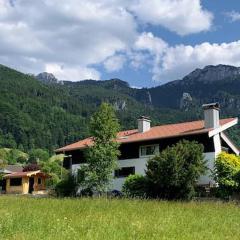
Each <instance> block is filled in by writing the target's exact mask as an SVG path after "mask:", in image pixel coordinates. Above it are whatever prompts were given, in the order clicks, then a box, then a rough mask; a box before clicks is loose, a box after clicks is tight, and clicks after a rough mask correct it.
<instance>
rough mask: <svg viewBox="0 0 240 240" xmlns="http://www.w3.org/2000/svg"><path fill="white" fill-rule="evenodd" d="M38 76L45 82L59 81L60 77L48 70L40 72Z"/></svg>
mask: <svg viewBox="0 0 240 240" xmlns="http://www.w3.org/2000/svg"><path fill="white" fill-rule="evenodd" d="M36 78H37V79H38V80H39V81H41V82H43V83H58V82H59V81H58V79H57V78H56V77H55V76H54V75H53V74H52V73H47V72H42V73H39V74H38V75H37V76H36Z"/></svg>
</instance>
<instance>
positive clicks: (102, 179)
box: [79, 103, 120, 194]
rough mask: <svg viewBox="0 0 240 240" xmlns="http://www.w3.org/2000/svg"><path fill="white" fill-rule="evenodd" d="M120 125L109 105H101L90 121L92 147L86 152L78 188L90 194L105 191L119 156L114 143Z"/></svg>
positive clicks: (116, 145) (117, 144) (117, 145)
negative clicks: (87, 190)
mask: <svg viewBox="0 0 240 240" xmlns="http://www.w3.org/2000/svg"><path fill="white" fill-rule="evenodd" d="M119 130H120V125H119V122H118V119H117V117H116V115H115V112H114V110H113V108H112V106H111V105H110V104H107V103H102V105H101V106H100V108H99V110H98V111H97V112H96V113H95V114H94V115H93V116H92V118H91V121H90V133H91V134H92V138H93V145H92V146H91V147H90V148H88V149H87V151H86V160H87V164H86V165H85V166H83V167H82V168H81V169H80V174H79V176H80V187H82V188H83V189H89V190H90V191H91V192H98V193H100V194H101V193H103V192H105V191H107V189H108V187H109V185H110V183H111V180H112V178H113V171H114V169H116V167H117V158H118V156H119V154H120V152H119V150H118V147H119V143H117V142H116V137H117V132H118V131H119Z"/></svg>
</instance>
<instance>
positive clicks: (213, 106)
mask: <svg viewBox="0 0 240 240" xmlns="http://www.w3.org/2000/svg"><path fill="white" fill-rule="evenodd" d="M202 107H203V110H204V127H205V128H217V127H219V109H220V105H219V103H209V104H203V105H202Z"/></svg>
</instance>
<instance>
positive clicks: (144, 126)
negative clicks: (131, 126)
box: [138, 116, 151, 133]
mask: <svg viewBox="0 0 240 240" xmlns="http://www.w3.org/2000/svg"><path fill="white" fill-rule="evenodd" d="M150 128H151V120H150V118H149V117H145V116H141V117H140V118H139V119H138V132H141V133H143V132H146V131H148V130H150Z"/></svg>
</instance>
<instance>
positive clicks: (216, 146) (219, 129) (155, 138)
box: [56, 103, 239, 191]
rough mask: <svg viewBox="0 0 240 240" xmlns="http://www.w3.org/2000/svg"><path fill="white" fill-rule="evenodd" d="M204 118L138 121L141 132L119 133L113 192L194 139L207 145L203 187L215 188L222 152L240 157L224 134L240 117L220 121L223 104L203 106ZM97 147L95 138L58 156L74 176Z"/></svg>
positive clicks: (145, 119) (200, 183)
mask: <svg viewBox="0 0 240 240" xmlns="http://www.w3.org/2000/svg"><path fill="white" fill-rule="evenodd" d="M203 110H204V119H203V120H200V121H193V122H185V123H178V124H168V125H160V126H154V127H151V121H150V119H149V118H147V117H141V118H139V119H138V129H133V130H127V131H122V132H119V133H118V137H117V141H118V142H120V152H121V156H120V157H119V160H118V166H119V168H118V169H117V170H115V172H114V173H113V174H114V179H113V183H112V189H114V190H119V191H121V189H122V185H123V183H124V181H125V179H126V177H127V176H129V175H130V174H142V175H144V174H145V170H146V165H147V161H148V159H149V158H151V157H153V156H154V155H156V154H158V153H159V152H160V151H161V150H163V149H164V148H166V147H167V146H171V145H172V144H175V143H177V142H178V141H180V140H182V139H186V140H194V141H197V142H199V143H201V144H203V146H204V156H205V159H206V160H207V167H208V172H207V173H206V174H205V175H204V176H201V177H200V179H199V181H198V184H199V185H213V184H214V180H213V179H212V177H211V173H212V170H213V168H214V161H215V159H216V157H217V156H218V154H219V153H221V151H228V152H230V153H235V154H237V155H239V150H238V148H237V147H236V146H235V145H234V144H233V142H232V141H231V140H230V138H229V137H228V136H227V135H226V134H225V133H224V131H225V130H227V129H229V128H230V127H232V126H234V125H236V124H237V122H238V119H237V118H227V119H221V120H220V119H219V105H218V104H217V103H212V104H205V105H203ZM92 144H93V140H92V138H87V139H84V140H81V141H79V142H76V143H73V144H70V145H67V146H65V147H63V148H60V149H57V150H56V152H57V153H64V154H65V156H66V158H65V160H64V162H65V163H64V166H65V167H66V168H69V169H71V171H72V172H73V173H76V172H77V169H79V168H80V167H81V164H84V162H85V160H84V149H86V148H87V147H89V146H91V145H92Z"/></svg>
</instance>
